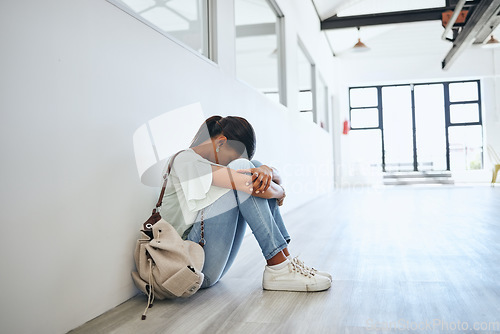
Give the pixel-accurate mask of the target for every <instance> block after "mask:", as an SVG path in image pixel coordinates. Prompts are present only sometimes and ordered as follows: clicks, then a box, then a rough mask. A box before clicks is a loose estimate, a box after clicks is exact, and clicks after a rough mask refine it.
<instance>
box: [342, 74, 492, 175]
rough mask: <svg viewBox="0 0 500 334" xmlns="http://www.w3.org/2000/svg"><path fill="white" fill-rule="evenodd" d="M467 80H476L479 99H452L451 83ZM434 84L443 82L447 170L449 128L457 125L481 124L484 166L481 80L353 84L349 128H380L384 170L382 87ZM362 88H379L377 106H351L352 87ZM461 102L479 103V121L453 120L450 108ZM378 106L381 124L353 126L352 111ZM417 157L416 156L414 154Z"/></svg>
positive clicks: (482, 150) (448, 165) (482, 160)
mask: <svg viewBox="0 0 500 334" xmlns="http://www.w3.org/2000/svg"><path fill="white" fill-rule="evenodd" d="M466 82H476V83H477V90H478V95H477V96H478V99H477V100H467V101H453V102H451V101H450V90H449V88H450V87H449V86H450V84H454V83H466ZM433 84H442V85H443V95H444V96H443V98H444V104H445V105H444V117H445V139H446V170H448V171H449V170H450V167H451V166H450V141H449V129H450V128H451V127H456V126H471V125H472V126H477V125H479V126H481V130H482V134H483V135H482V138H481V141H482V146H481V152H482V154H481V166H482V167H483V168H484V126H483V112H482V99H481V81H480V80H479V79H476V80H456V81H437V82H418V83H405V84H392V85H372V86H352V87H349V88H348V98H349V128H350V130H354V131H358V130H374V129H379V130H380V133H381V136H382V138H381V139H382V140H381V143H382V147H381V149H382V171H383V172H386V163H385V143H384V123H383V110H382V88H383V87H395V86H408V85H409V86H413V87H414V86H418V85H433ZM413 87H412V106H413V107H412V109H413V110H412V113H413V131H414V133H415V114H414V113H415V110H414V101H413V100H414V95H413V94H414V90H413ZM360 88H376V89H377V106H364V107H351V90H352V89H360ZM459 104H477V105H478V113H479V117H478V121H477V122H464V123H452V122H451V114H450V112H451V111H450V109H451V106H452V105H459ZM370 108H377V109H378V114H379V115H378V116H379V125H378V126H377V127H352V124H351V118H352V115H351V112H352V110H356V109H370ZM415 140H416V138H415V135H414V148H413V149H414V154H416V144H415ZM414 157H415V158H416V156H414ZM415 158H414V163H415V164H416V163H417V160H415Z"/></svg>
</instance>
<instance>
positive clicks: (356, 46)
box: [352, 27, 370, 52]
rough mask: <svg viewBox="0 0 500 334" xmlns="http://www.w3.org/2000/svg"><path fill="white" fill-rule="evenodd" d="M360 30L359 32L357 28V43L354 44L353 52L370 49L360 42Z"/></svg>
mask: <svg viewBox="0 0 500 334" xmlns="http://www.w3.org/2000/svg"><path fill="white" fill-rule="evenodd" d="M360 30H361V29H360V27H358V42H357V43H356V44H354V46H353V47H352V50H353V51H355V52H363V51H368V50H370V48H369V47H367V46H366V44H365V43H363V42H361V37H360Z"/></svg>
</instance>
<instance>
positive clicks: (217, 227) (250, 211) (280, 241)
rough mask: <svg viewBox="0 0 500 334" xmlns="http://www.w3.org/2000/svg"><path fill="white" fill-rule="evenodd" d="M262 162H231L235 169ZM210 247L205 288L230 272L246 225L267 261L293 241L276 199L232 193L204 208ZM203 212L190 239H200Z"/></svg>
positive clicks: (240, 160) (204, 267) (242, 160)
mask: <svg viewBox="0 0 500 334" xmlns="http://www.w3.org/2000/svg"><path fill="white" fill-rule="evenodd" d="M260 165H261V163H259V162H258V161H252V162H250V161H248V160H246V159H236V160H233V161H232V162H230V163H229V165H228V167H229V168H232V169H235V170H237V169H246V168H253V167H258V166H260ZM203 214H204V222H205V227H204V231H205V232H204V233H205V240H206V244H205V247H204V250H205V264H204V266H203V270H202V272H203V274H204V275H205V280H204V281H203V284H202V286H201V287H202V288H208V287H210V286H212V285H214V284H215V283H217V282H218V281H219V280H220V279H221V278H222V276H224V275H225V274H226V272H227V271H228V270H229V268H230V267H231V265H232V264H233V261H234V259H235V257H236V254H237V253H238V250H239V249H240V246H241V242H242V241H243V237H244V235H245V228H246V225H247V224H248V226H250V229H251V230H252V232H253V235H254V236H255V239H257V242H258V243H259V246H260V248H261V250H262V254H263V255H264V258H265V259H266V260H268V259H270V258H272V257H273V256H275V255H276V254H278V253H279V252H280V251H282V250H283V249H284V248H286V247H287V245H288V243H289V242H290V236H289V235H288V232H287V230H286V228H285V224H284V222H283V219H282V218H281V214H280V211H279V208H278V204H277V203H276V199H265V198H260V197H255V196H251V195H249V194H247V193H244V192H241V191H236V190H233V191H229V192H227V193H226V194H225V195H223V196H222V197H220V198H219V199H218V200H217V201H215V202H214V203H212V204H211V205H209V206H208V207H206V208H205V209H204V213H203ZM200 221H201V211H200V213H199V214H198V217H197V219H196V222H195V223H194V225H193V227H192V228H191V231H190V232H189V234H188V236H187V239H188V240H191V241H194V242H196V243H197V242H198V241H199V240H200V232H201V231H200V226H201V223H200Z"/></svg>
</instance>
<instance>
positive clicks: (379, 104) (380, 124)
mask: <svg viewBox="0 0 500 334" xmlns="http://www.w3.org/2000/svg"><path fill="white" fill-rule="evenodd" d="M377 109H378V128H379V129H380V136H381V141H382V172H384V173H385V141H384V117H383V114H382V86H377Z"/></svg>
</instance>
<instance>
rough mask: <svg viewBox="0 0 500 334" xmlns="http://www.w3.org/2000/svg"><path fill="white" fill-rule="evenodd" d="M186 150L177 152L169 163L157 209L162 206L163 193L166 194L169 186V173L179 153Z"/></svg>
mask: <svg viewBox="0 0 500 334" xmlns="http://www.w3.org/2000/svg"><path fill="white" fill-rule="evenodd" d="M181 152H184V150H182V151H179V152H177V153H175V154H174V155H173V156H172V158H171V159H170V162H169V163H168V167H167V172H166V173H165V175H163V185H162V187H161V192H160V197H159V198H158V202H157V203H156V211H158V208H159V207H161V204H162V201H163V195H165V189H166V188H167V180H168V175H169V174H170V172H171V170H172V166H173V164H174V159H175V158H176V157H177V156H178V155H179V153H181Z"/></svg>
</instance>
